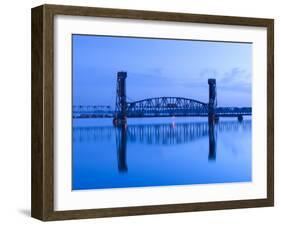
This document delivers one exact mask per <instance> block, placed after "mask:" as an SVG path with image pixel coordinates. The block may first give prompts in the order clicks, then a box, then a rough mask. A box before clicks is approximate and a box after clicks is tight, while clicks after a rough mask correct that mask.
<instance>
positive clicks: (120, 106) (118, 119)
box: [113, 71, 127, 126]
mask: <svg viewBox="0 0 281 226" xmlns="http://www.w3.org/2000/svg"><path fill="white" fill-rule="evenodd" d="M126 78H127V72H124V71H121V72H118V73H117V90H116V103H115V116H114V119H113V124H114V125H116V126H120V125H125V124H127V98H126Z"/></svg>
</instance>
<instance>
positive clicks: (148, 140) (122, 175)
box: [72, 118, 252, 190]
mask: <svg viewBox="0 0 281 226" xmlns="http://www.w3.org/2000/svg"><path fill="white" fill-rule="evenodd" d="M251 128H252V125H251V118H245V119H244V120H243V121H242V122H238V120H237V119H236V118H232V119H222V118H220V121H219V123H218V124H216V125H215V126H214V127H212V126H209V125H208V122H207V118H147V119H145V118H144V119H129V120H128V125H127V127H126V128H115V127H114V126H113V125H112V119H74V120H73V152H72V157H73V158H72V159H73V162H72V165H73V167H72V188H73V190H80V189H99V188H124V187H144V186H166V185H188V184H209V183H229V182H249V181H251V178H252V160H251V159H252V158H251V156H252V155H251V149H252V148H251V147H252V145H251V137H252V129H251Z"/></svg>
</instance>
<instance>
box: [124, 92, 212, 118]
mask: <svg viewBox="0 0 281 226" xmlns="http://www.w3.org/2000/svg"><path fill="white" fill-rule="evenodd" d="M207 115H208V104H206V103H203V102H200V101H197V100H193V99H188V98H182V97H156V98H147V99H144V100H139V101H135V102H129V103H127V117H135V118H137V117H168V116H207Z"/></svg>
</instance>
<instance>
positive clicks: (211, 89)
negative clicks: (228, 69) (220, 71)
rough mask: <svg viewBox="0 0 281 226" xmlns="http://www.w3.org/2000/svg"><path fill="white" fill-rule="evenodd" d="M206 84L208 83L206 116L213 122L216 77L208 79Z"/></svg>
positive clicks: (214, 119)
mask: <svg viewBox="0 0 281 226" xmlns="http://www.w3.org/2000/svg"><path fill="white" fill-rule="evenodd" d="M208 84H209V106H208V118H209V122H212V123H214V122H215V121H216V107H217V88H216V79H208Z"/></svg>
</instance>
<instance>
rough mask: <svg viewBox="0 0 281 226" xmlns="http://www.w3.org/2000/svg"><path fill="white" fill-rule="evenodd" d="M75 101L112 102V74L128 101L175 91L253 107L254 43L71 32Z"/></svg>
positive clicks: (182, 94)
mask: <svg viewBox="0 0 281 226" xmlns="http://www.w3.org/2000/svg"><path fill="white" fill-rule="evenodd" d="M72 40H73V45H72V46H73V104H74V105H110V106H112V107H114V105H115V95H116V93H115V92H116V73H117V72H118V71H127V73H128V77H127V96H128V99H129V101H130V100H140V99H144V98H148V97H159V96H179V97H186V98H191V99H196V100H199V101H203V102H208V81H207V80H208V78H216V79H217V95H218V106H238V107H239V106H251V80H252V44H250V43H230V42H208V41H192V40H167V39H149V38H126V37H109V36H91V35H73V39H72Z"/></svg>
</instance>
